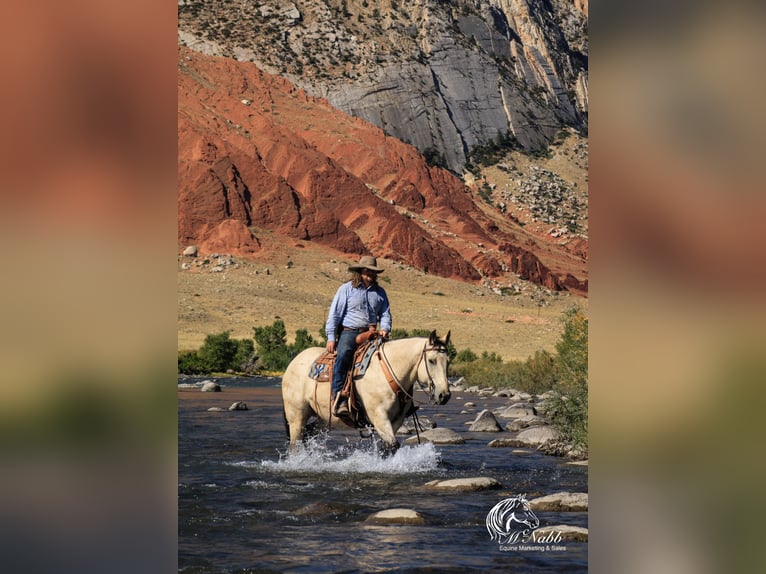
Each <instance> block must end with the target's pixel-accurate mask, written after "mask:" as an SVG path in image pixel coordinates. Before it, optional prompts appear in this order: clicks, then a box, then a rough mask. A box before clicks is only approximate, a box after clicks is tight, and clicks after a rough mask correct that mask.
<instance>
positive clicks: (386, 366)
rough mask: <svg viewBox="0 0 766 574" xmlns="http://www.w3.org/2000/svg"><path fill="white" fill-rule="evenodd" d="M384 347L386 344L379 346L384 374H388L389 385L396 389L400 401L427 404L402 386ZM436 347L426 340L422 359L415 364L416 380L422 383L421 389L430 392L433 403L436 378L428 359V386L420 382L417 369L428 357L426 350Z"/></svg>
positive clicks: (426, 363)
mask: <svg viewBox="0 0 766 574" xmlns="http://www.w3.org/2000/svg"><path fill="white" fill-rule="evenodd" d="M383 347H384V345H381V346H380V347H379V348H378V360H379V361H380V366H381V368H382V370H383V374H384V375H385V376H386V380H387V381H388V386H390V387H391V390H392V391H394V394H395V395H396V398H397V399H398V400H399V402H400V403H404V402H405V401H406V400H407V399H410V400H411V401H412V402H413V403H420V404H425V403H424V402H423V401H419V400H418V399H416V398H415V397H414V396H413V395H412V394H410V393H408V392H407V391H406V390H404V387H402V384H401V383H400V382H399V378H398V377H397V376H396V374H394V369H393V367H392V366H391V362H390V361H389V360H388V357H386V354H385V352H384V351H383ZM436 348H437V347H435V346H434V347H429V346H428V342H426V343H425V345H423V350H422V351H421V352H420V360H418V364H417V365H416V366H415V380H416V381H417V383H418V385H420V388H421V389H423V390H424V391H426V392H428V395H429V398H430V402H431V403H432V404H435V403H434V391H435V390H436V383H435V382H434V378H433V376H432V375H431V371H430V370H429V368H428V361H426V362H425V365H426V374H428V387H424V385H423V383H421V382H420V379H418V378H417V370H418V368H419V367H420V363H422V362H423V360H424V359H425V358H426V352H427V351H431V350H434V349H436Z"/></svg>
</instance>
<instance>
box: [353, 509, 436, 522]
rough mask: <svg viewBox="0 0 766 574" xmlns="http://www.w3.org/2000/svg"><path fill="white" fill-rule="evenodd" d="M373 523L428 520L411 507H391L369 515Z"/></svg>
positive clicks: (368, 518)
mask: <svg viewBox="0 0 766 574" xmlns="http://www.w3.org/2000/svg"><path fill="white" fill-rule="evenodd" d="M365 522H369V523H371V524H425V522H426V520H425V518H423V515H422V514H420V513H419V512H417V511H415V510H412V509H409V508H389V509H388V510H381V511H380V512H376V513H375V514H371V515H370V516H368V517H367V519H366V520H365Z"/></svg>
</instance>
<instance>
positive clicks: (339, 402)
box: [332, 393, 351, 417]
mask: <svg viewBox="0 0 766 574" xmlns="http://www.w3.org/2000/svg"><path fill="white" fill-rule="evenodd" d="M350 413H351V411H350V410H349V408H348V399H347V398H346V397H344V396H343V394H342V393H338V396H337V397H336V398H335V401H334V404H333V406H332V414H334V415H335V416H336V417H338V416H341V415H348V414H350Z"/></svg>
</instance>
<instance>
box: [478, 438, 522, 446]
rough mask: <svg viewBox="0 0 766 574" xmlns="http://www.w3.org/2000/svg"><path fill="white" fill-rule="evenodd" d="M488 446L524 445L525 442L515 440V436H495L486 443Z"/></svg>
mask: <svg viewBox="0 0 766 574" xmlns="http://www.w3.org/2000/svg"><path fill="white" fill-rule="evenodd" d="M487 446H488V447H490V448H503V447H519V446H526V445H525V444H523V443H521V442H519V441H517V440H516V439H515V438H496V439H495V440H491V441H489V442H488V443H487Z"/></svg>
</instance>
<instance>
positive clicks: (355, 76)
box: [179, 0, 588, 173]
mask: <svg viewBox="0 0 766 574" xmlns="http://www.w3.org/2000/svg"><path fill="white" fill-rule="evenodd" d="M586 28H587V2H583V1H582V0H574V1H573V0H452V1H447V2H445V1H441V0H418V1H414V2H403V1H402V2H396V1H393V0H391V1H389V0H381V1H377V2H367V1H365V0H362V1H356V0H337V1H336V0H294V1H292V2H289V1H288V2H282V1H277V0H266V1H261V2H258V3H257V4H240V3H237V4H233V3H231V2H226V1H223V0H215V1H212V2H205V4H204V5H203V4H202V2H201V1H200V0H182V2H181V3H180V4H179V42H180V43H181V44H185V45H188V46H190V47H192V48H194V49H195V50H198V51H201V52H204V53H208V54H214V55H225V56H228V57H232V58H235V59H238V60H241V61H252V62H257V63H258V65H259V66H260V67H262V68H263V69H264V70H267V71H269V72H272V73H275V74H280V75H282V76H284V77H286V78H289V79H290V80H291V81H292V82H293V83H294V84H295V85H296V86H299V87H301V88H303V89H304V90H305V91H306V93H308V94H310V95H316V96H320V97H323V98H326V99H327V100H328V101H329V102H330V103H331V104H332V105H333V106H335V107H337V108H338V109H340V110H343V111H345V112H347V113H349V114H351V115H354V116H357V117H360V118H363V119H365V120H367V121H369V122H371V123H373V124H375V125H377V126H378V127H380V128H381V129H383V130H384V132H385V133H386V134H388V135H392V136H394V137H397V138H398V139H401V140H402V141H404V142H407V143H410V144H412V145H413V146H415V147H416V148H417V149H418V150H419V151H420V152H421V153H424V154H426V155H428V156H429V157H434V158H438V161H437V163H439V164H441V165H443V166H444V167H447V168H449V169H450V170H452V171H453V172H455V173H461V171H462V169H463V167H464V166H465V164H466V161H467V159H469V157H470V151H471V149H473V148H474V147H476V146H478V145H486V144H487V143H490V142H495V141H497V140H498V138H499V137H510V138H513V141H514V143H516V144H518V145H519V146H521V147H522V148H524V149H527V150H535V149H539V148H541V147H543V146H545V145H547V144H548V143H549V142H550V141H551V139H552V138H553V136H554V135H555V134H556V133H557V132H558V131H559V130H560V129H561V128H562V127H564V126H571V127H575V128H578V129H584V128H585V127H586V125H587V110H588V65H587V53H588V52H587V50H588V46H587V36H586Z"/></svg>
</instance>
